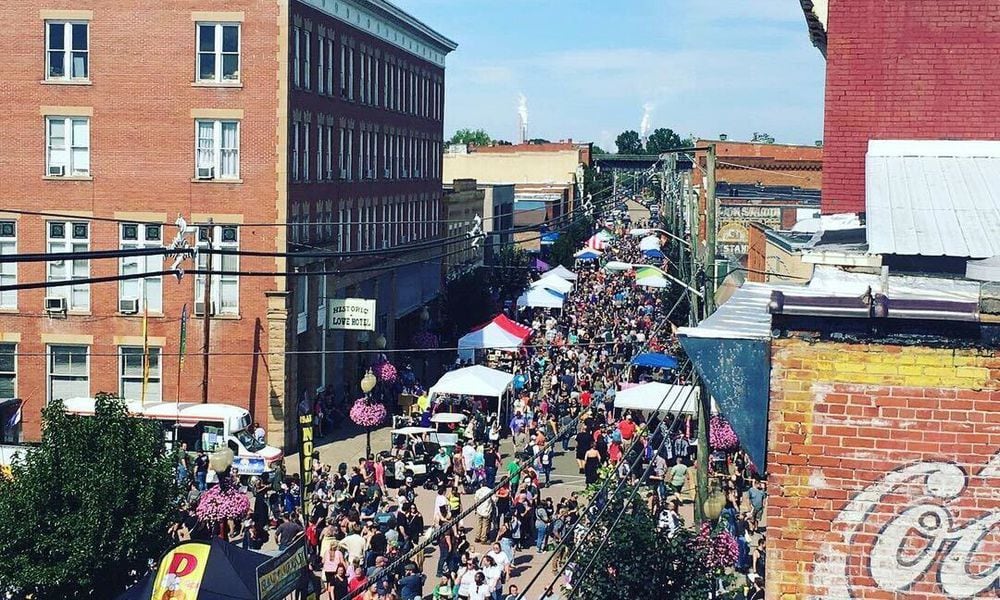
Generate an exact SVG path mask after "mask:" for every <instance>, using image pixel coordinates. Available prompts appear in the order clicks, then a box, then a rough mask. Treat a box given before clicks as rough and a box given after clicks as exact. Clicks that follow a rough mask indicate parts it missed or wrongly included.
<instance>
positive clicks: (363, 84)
mask: <svg viewBox="0 0 1000 600" xmlns="http://www.w3.org/2000/svg"><path fill="white" fill-rule="evenodd" d="M367 65H368V53H367V52H365V50H364V48H362V49H361V50H360V52H359V55H358V66H359V67H360V71H361V72H360V73H358V79H359V80H360V81H359V82H358V99H359V100H360V101H361V103H362V104H366V103H367V102H368V69H367Z"/></svg>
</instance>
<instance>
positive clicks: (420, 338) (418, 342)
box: [412, 331, 440, 350]
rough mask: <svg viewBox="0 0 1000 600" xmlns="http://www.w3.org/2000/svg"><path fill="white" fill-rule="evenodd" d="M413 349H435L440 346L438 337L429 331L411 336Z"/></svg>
mask: <svg viewBox="0 0 1000 600" xmlns="http://www.w3.org/2000/svg"><path fill="white" fill-rule="evenodd" d="M412 343H413V347H414V348H420V349H422V350H428V349H433V348H437V347H438V346H439V344H440V342H439V341H438V336H436V335H434V334H433V333H431V332H430V331H421V332H419V333H417V334H416V335H414V336H413V341H412Z"/></svg>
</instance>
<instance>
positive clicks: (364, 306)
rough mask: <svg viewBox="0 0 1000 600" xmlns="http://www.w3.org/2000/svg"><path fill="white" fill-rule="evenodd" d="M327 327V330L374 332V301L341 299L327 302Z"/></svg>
mask: <svg viewBox="0 0 1000 600" xmlns="http://www.w3.org/2000/svg"><path fill="white" fill-rule="evenodd" d="M326 316H327V319H326V320H327V326H328V328H329V329H354V330H356V331H375V301H374V300H368V299H366V298H341V299H330V300H327V309H326Z"/></svg>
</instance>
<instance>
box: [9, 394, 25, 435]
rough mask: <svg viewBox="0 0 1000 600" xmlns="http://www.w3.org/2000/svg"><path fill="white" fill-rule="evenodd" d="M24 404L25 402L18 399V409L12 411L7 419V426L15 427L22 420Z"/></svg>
mask: <svg viewBox="0 0 1000 600" xmlns="http://www.w3.org/2000/svg"><path fill="white" fill-rule="evenodd" d="M23 406H24V402H22V401H20V400H18V401H17V410H15V411H14V412H13V413H11V415H10V418H9V419H8V420H7V428H8V429H13V428H14V427H17V425H18V423H20V422H21V408H22V407H23Z"/></svg>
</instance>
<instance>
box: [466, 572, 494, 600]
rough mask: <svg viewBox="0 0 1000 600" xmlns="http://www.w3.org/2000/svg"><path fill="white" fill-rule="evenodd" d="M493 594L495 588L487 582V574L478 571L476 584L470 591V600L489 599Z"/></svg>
mask: <svg viewBox="0 0 1000 600" xmlns="http://www.w3.org/2000/svg"><path fill="white" fill-rule="evenodd" d="M492 596H493V588H491V587H490V586H488V585H487V584H486V575H483V573H482V571H480V572H479V573H476V584H475V585H474V586H473V588H472V590H471V591H470V592H469V600H487V599H488V598H491V597H492Z"/></svg>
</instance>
